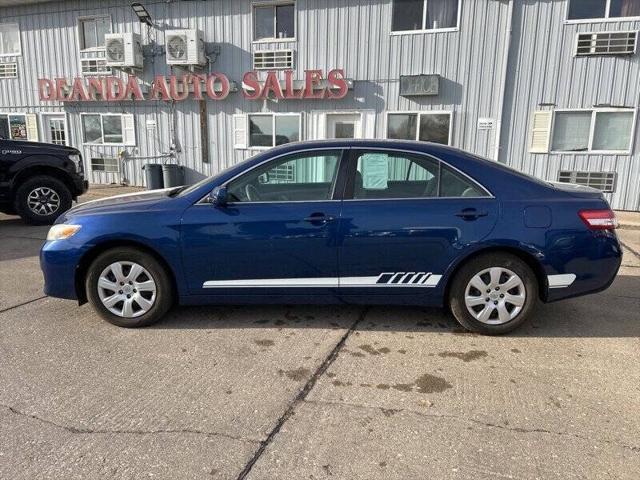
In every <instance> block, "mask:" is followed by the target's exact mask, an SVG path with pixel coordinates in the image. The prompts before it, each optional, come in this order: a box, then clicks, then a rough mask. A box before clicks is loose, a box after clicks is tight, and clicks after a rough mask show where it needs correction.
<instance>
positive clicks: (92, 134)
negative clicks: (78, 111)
mask: <svg viewBox="0 0 640 480" xmlns="http://www.w3.org/2000/svg"><path fill="white" fill-rule="evenodd" d="M81 117H82V135H83V137H82V138H83V139H84V143H92V144H97V145H135V130H134V127H133V115H131V114H126V115H123V114H111V113H84V114H82V115H81Z"/></svg>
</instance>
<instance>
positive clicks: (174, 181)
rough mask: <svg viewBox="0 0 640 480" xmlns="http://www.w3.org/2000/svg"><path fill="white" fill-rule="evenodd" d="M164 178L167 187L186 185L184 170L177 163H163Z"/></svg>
mask: <svg viewBox="0 0 640 480" xmlns="http://www.w3.org/2000/svg"><path fill="white" fill-rule="evenodd" d="M162 178H163V180H164V187H165V188H170V187H179V186H181V185H184V170H183V169H182V167H181V166H180V165H176V164H175V163H166V164H164V165H162Z"/></svg>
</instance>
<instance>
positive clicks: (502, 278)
mask: <svg viewBox="0 0 640 480" xmlns="http://www.w3.org/2000/svg"><path fill="white" fill-rule="evenodd" d="M537 299H538V282H537V279H536V276H535V274H534V272H533V271H532V270H531V268H530V267H529V266H528V265H527V264H526V263H525V262H523V261H522V260H520V259H519V258H518V257H516V256H514V255H510V254H507V253H491V254H487V255H482V256H479V257H476V258H474V259H472V260H470V261H469V262H468V263H466V264H465V265H463V266H462V268H461V269H460V270H459V271H458V273H457V274H456V276H455V278H454V279H453V283H452V285H451V289H450V295H449V306H450V308H451V312H452V313H453V316H454V317H455V318H456V320H457V321H458V322H459V323H460V324H461V325H462V326H463V327H465V328H466V329H468V330H471V331H473V332H477V333H482V334H485V335H499V334H502V333H507V332H511V331H513V330H514V329H516V328H518V327H519V326H520V325H522V324H523V323H524V322H526V321H527V319H528V317H529V316H530V314H531V312H532V310H533V308H534V307H535V305H536V302H537Z"/></svg>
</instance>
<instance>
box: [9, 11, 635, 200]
mask: <svg viewBox="0 0 640 480" xmlns="http://www.w3.org/2000/svg"><path fill="white" fill-rule="evenodd" d="M639 28H640V0H590V1H589V2H585V1H583V0H527V1H524V0H295V1H294V0H277V1H271V0H255V1H251V0H209V1H202V0H194V1H165V0H161V1H160V0H148V1H143V2H139V3H137V4H135V5H133V6H132V4H131V3H130V2H126V1H117V0H101V1H95V0H88V1H77V0H76V1H73V0H69V1H44V0H0V136H5V137H10V138H17V139H28V140H40V141H50V142H58V143H67V144H70V145H74V146H77V147H78V148H80V149H81V150H82V151H83V153H84V158H85V163H86V167H85V168H86V170H87V171H88V172H89V175H90V180H91V181H93V182H96V183H110V182H121V181H126V182H128V183H130V184H134V185H143V184H144V175H143V170H142V168H141V167H142V165H144V164H145V163H162V162H171V163H178V164H179V165H182V166H183V167H184V168H185V171H186V175H187V180H188V181H195V180H197V179H199V178H201V177H202V176H204V175H210V174H214V173H216V172H218V171H219V170H221V169H223V168H225V167H227V166H229V165H231V164H233V163H236V162H238V161H240V160H242V159H244V158H247V157H248V156H251V155H253V154H255V153H256V152H258V151H260V150H261V149H264V148H268V147H270V146H272V145H275V144H280V143H284V142H287V141H294V140H298V139H303V140H304V139H318V138H333V137H351V136H353V137H377V138H413V139H418V140H425V141H436V142H443V143H449V144H451V145H453V146H456V147H460V148H462V149H465V150H468V151H471V152H474V153H476V154H478V155H482V156H485V157H490V158H493V159H495V160H497V161H501V162H505V163H507V164H509V165H511V166H513V167H515V168H517V169H519V170H521V171H524V172H527V173H532V174H534V175H536V176H538V177H540V178H543V179H547V180H552V181H567V182H576V183H581V184H585V185H590V186H594V187H596V188H600V189H602V190H603V191H605V192H607V197H608V199H609V200H610V201H611V203H612V205H613V207H614V208H619V209H625V210H640V145H639V142H640V140H639V139H638V135H637V121H636V119H637V112H638V108H639V107H640V61H639V59H638V54H637V43H638V40H637V38H638V30H639ZM282 175H283V176H284V178H287V175H289V176H293V175H295V172H282Z"/></svg>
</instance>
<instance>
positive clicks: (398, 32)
mask: <svg viewBox="0 0 640 480" xmlns="http://www.w3.org/2000/svg"><path fill="white" fill-rule="evenodd" d="M428 1H429V0H423V5H422V26H423V27H424V26H425V25H426V23H427V2H428ZM394 3H395V0H392V1H391V15H389V19H390V21H391V27H390V31H391V35H415V34H419V33H445V32H459V31H460V19H461V18H462V0H458V18H457V19H456V26H455V27H445V28H420V29H418V30H393V5H394Z"/></svg>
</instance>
